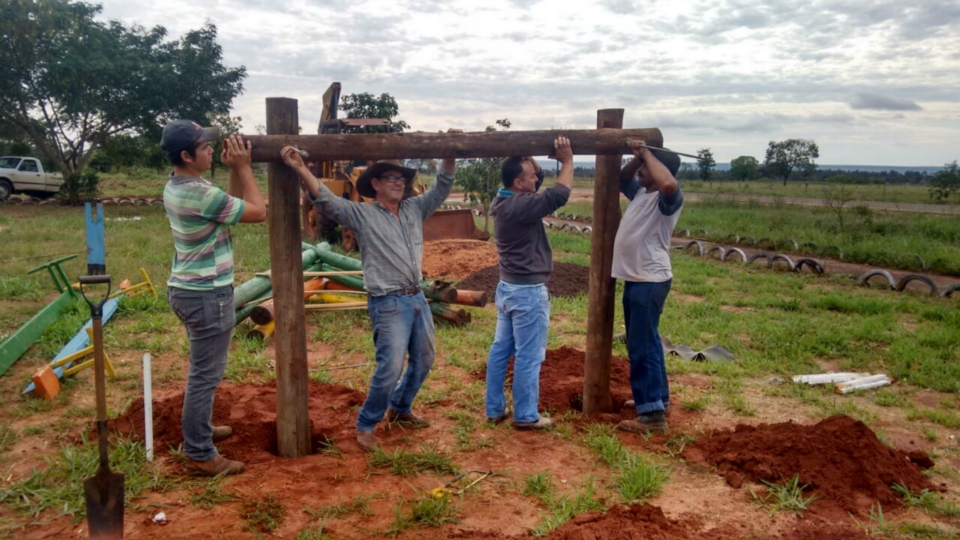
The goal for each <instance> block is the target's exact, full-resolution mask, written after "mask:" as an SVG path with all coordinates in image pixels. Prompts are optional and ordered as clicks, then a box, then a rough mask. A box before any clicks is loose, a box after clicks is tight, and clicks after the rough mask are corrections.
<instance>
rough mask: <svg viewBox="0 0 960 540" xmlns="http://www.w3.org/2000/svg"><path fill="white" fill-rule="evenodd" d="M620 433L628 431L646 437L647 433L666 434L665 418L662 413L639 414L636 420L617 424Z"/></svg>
mask: <svg viewBox="0 0 960 540" xmlns="http://www.w3.org/2000/svg"><path fill="white" fill-rule="evenodd" d="M617 429H619V430H620V431H629V432H630V433H637V434H640V435H646V434H647V433H666V432H667V418H666V415H665V414H664V412H663V411H654V412H651V413H647V414H641V415H640V416H638V417H637V419H636V420H623V421H622V422H620V423H619V424H617Z"/></svg>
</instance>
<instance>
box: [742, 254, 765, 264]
mask: <svg viewBox="0 0 960 540" xmlns="http://www.w3.org/2000/svg"><path fill="white" fill-rule="evenodd" d="M770 257H771V255H770V254H769V253H754V255H753V257H750V258H749V259H748V260H747V264H753V263H754V262H755V261H756V260H757V259H763V260H765V261H767V264H769V263H770Z"/></svg>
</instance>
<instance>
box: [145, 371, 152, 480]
mask: <svg viewBox="0 0 960 540" xmlns="http://www.w3.org/2000/svg"><path fill="white" fill-rule="evenodd" d="M150 360H152V357H151V356H150V353H147V354H145V355H143V428H144V430H145V431H146V433H145V434H144V440H145V441H146V443H147V461H153V387H152V384H151V377H150Z"/></svg>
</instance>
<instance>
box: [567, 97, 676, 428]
mask: <svg viewBox="0 0 960 540" xmlns="http://www.w3.org/2000/svg"><path fill="white" fill-rule="evenodd" d="M622 126H623V109H602V110H599V111H597V128H598V129H603V128H620V127H622ZM651 144H652V143H651ZM656 146H660V145H659V144H658V145H656ZM620 159H621V154H619V153H618V154H616V155H600V154H598V155H597V165H596V170H595V172H594V180H593V233H592V234H591V235H590V240H591V243H590V285H589V289H588V291H589V299H590V300H589V302H590V303H589V306H588V310H587V353H586V359H585V361H584V363H585V365H584V378H583V412H584V414H596V413H601V412H611V410H612V409H613V401H612V400H611V398H610V351H611V348H612V346H613V309H614V305H615V304H616V298H615V293H616V280H614V279H613V278H612V277H610V270H611V268H612V266H613V241H614V238H615V236H616V234H617V227H618V226H619V225H620Z"/></svg>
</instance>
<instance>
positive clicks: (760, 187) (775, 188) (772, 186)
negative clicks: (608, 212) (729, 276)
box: [573, 176, 960, 205]
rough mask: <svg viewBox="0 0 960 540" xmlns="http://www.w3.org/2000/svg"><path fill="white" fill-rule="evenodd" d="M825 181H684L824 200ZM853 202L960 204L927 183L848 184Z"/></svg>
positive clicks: (696, 187)
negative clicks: (942, 198) (940, 197)
mask: <svg viewBox="0 0 960 540" xmlns="http://www.w3.org/2000/svg"><path fill="white" fill-rule="evenodd" d="M573 185H574V187H578V188H592V187H593V178H591V177H580V176H578V177H577V178H575V179H574V182H573ZM825 186H826V184H825V183H823V182H797V181H791V182H788V183H787V185H783V182H777V181H773V180H768V179H767V180H755V181H751V182H734V181H716V182H702V181H699V180H684V181H683V189H684V191H687V192H689V193H699V194H702V195H711V196H718V195H741V196H749V195H758V196H768V197H801V198H811V199H822V198H823V197H824V187H825ZM848 188H849V189H850V190H851V192H852V196H851V199H852V200H853V201H884V202H894V203H921V204H954V205H956V204H960V203H958V202H957V201H955V200H954V201H947V202H943V203H938V202H937V201H936V199H934V198H932V197H930V192H929V190H928V188H927V186H918V185H908V184H898V185H889V186H888V185H853V184H851V185H849V186H848Z"/></svg>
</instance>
